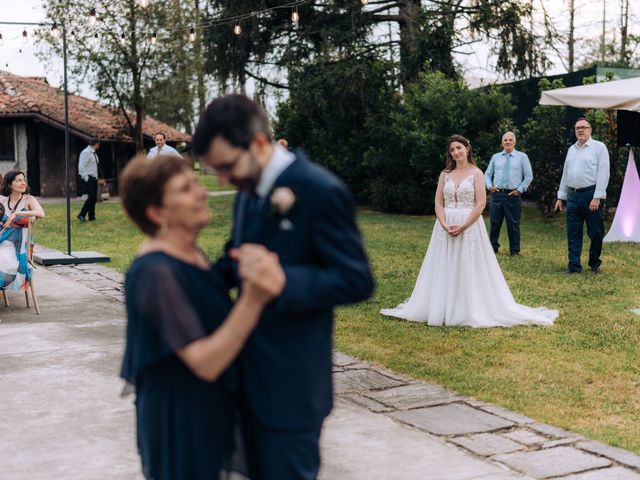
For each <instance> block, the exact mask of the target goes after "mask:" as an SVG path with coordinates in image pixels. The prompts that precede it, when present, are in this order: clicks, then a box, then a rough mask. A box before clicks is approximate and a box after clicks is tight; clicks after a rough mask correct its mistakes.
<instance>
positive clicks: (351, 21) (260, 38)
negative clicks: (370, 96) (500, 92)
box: [203, 0, 548, 88]
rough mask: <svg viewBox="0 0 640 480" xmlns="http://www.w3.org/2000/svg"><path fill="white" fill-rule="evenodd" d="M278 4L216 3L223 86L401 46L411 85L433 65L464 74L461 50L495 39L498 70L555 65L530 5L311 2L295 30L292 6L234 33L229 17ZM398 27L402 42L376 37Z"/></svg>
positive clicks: (209, 14) (405, 79) (216, 65)
mask: <svg viewBox="0 0 640 480" xmlns="http://www.w3.org/2000/svg"><path fill="white" fill-rule="evenodd" d="M258 5H259V6H260V7H269V6H274V5H275V3H274V2H270V1H266V2H256V1H251V0H209V1H208V4H207V8H206V9H205V11H204V12H203V15H204V18H205V21H206V22H209V23H211V22H216V21H218V22H219V23H220V26H221V28H220V29H219V30H217V29H216V30H215V31H210V32H208V33H207V38H206V40H205V48H206V49H207V51H208V55H207V57H208V58H209V62H208V63H207V68H208V71H209V72H210V73H213V74H214V75H216V77H217V78H218V79H219V81H221V82H222V83H227V82H229V81H231V82H234V83H235V84H236V85H237V86H238V87H240V88H242V85H243V80H244V79H246V78H247V77H253V78H254V79H256V80H258V81H259V82H262V83H263V84H264V85H270V86H273V87H286V84H284V83H283V82H282V81H281V80H274V76H275V77H276V78H278V77H279V78H282V75H281V74H282V71H283V70H284V71H286V70H287V69H288V68H289V66H291V65H295V64H299V63H302V62H315V61H316V60H317V59H318V58H319V57H323V58H325V59H327V58H331V59H332V60H334V61H336V60H340V59H342V58H345V57H351V56H354V55H356V56H367V55H369V54H371V52H373V51H376V52H377V53H378V55H379V56H381V53H382V52H386V51H388V49H389V48H395V47H397V48H398V49H399V52H400V55H399V71H400V80H401V83H402V84H403V86H404V87H405V88H406V87H407V86H408V85H410V84H411V83H412V82H414V81H416V80H417V78H418V75H419V72H420V71H421V70H422V69H423V67H424V66H425V65H426V66H427V67H428V68H429V69H431V70H434V71H442V72H444V73H445V74H446V75H447V76H448V77H450V78H454V77H456V76H457V72H456V66H455V61H454V57H453V55H454V53H455V51H456V49H457V48H459V47H461V46H463V45H466V44H469V43H473V42H476V41H488V42H489V44H490V45H491V46H492V51H493V52H494V53H495V54H496V57H497V63H496V67H497V69H498V70H499V71H501V72H504V73H511V74H513V75H515V76H517V77H524V76H527V75H529V74H533V73H537V72H540V71H542V69H543V68H544V67H545V66H546V65H547V63H548V61H547V58H546V56H545V54H544V51H543V49H542V48H541V47H542V45H543V44H544V42H545V41H547V40H548V39H545V38H542V37H539V36H536V35H535V34H534V32H533V31H532V30H531V28H530V25H529V20H530V18H531V15H532V1H531V0H437V1H436V0H432V1H421V0H378V1H373V2H369V4H368V6H367V7H363V6H362V5H361V3H360V2H359V1H357V0H324V1H321V0H312V1H310V2H308V3H304V4H302V5H299V6H298V7H296V8H297V9H298V10H297V11H298V13H299V15H300V21H299V22H298V23H297V24H296V25H292V22H291V21H290V15H291V14H292V12H291V10H290V9H276V10H270V11H268V12H265V13H261V14H259V15H258V16H251V17H250V18H247V19H246V20H243V21H242V22H240V26H241V28H242V36H240V37H239V36H236V35H234V34H233V33H232V28H231V27H232V26H233V25H229V24H228V22H227V24H226V25H225V24H224V21H223V20H220V19H224V18H229V17H234V16H237V15H240V14H246V13H247V12H251V11H254V10H258ZM390 23H391V24H393V25H395V26H396V27H397V31H398V35H397V37H398V38H392V39H388V38H383V37H381V36H380V35H375V34H374V27H376V26H377V25H381V24H382V25H387V24H390Z"/></svg>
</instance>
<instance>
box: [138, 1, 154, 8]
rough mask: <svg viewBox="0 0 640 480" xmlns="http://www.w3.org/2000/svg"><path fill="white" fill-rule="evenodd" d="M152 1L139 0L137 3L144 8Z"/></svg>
mask: <svg viewBox="0 0 640 480" xmlns="http://www.w3.org/2000/svg"><path fill="white" fill-rule="evenodd" d="M150 3H151V2H150V1H149V0H138V1H137V4H138V5H140V6H141V7H142V8H147V7H148V6H149V4H150Z"/></svg>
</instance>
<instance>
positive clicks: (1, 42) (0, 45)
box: [0, 33, 4, 47]
mask: <svg viewBox="0 0 640 480" xmlns="http://www.w3.org/2000/svg"><path fill="white" fill-rule="evenodd" d="M2 46H4V39H3V38H2V34H1V33H0V47H2Z"/></svg>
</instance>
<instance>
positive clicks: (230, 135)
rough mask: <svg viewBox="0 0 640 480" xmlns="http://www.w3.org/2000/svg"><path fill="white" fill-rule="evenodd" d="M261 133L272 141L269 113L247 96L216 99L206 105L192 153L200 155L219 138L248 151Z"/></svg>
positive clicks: (196, 132) (195, 134)
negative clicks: (254, 139)
mask: <svg viewBox="0 0 640 480" xmlns="http://www.w3.org/2000/svg"><path fill="white" fill-rule="evenodd" d="M258 133H264V134H265V135H266V136H267V138H268V139H269V140H270V141H271V132H270V131H269V117H268V116H267V112H265V110H264V109H263V108H262V107H261V106H260V105H258V104H257V103H256V102H254V101H253V100H250V99H249V98H247V97H245V96H244V95H239V94H232V95H225V96H224V97H220V98H216V99H215V100H214V101H213V102H211V103H210V104H209V105H208V106H207V108H206V110H205V111H204V112H202V114H201V115H200V120H199V121H198V125H197V126H196V130H195V132H194V134H193V138H192V140H191V142H192V146H193V151H194V152H195V154H196V155H198V156H200V155H204V154H205V153H206V152H207V150H209V145H210V144H211V142H212V141H213V139H215V138H216V137H218V136H222V138H224V139H225V140H226V141H227V142H229V143H230V144H231V145H233V146H234V147H240V148H244V149H248V148H249V145H251V141H252V140H253V138H254V137H255V136H256V134H258Z"/></svg>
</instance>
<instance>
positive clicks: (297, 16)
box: [291, 7, 300, 23]
mask: <svg viewBox="0 0 640 480" xmlns="http://www.w3.org/2000/svg"><path fill="white" fill-rule="evenodd" d="M299 21H300V14H299V13H298V7H296V8H295V9H294V10H292V12H291V23H298V22H299Z"/></svg>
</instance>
